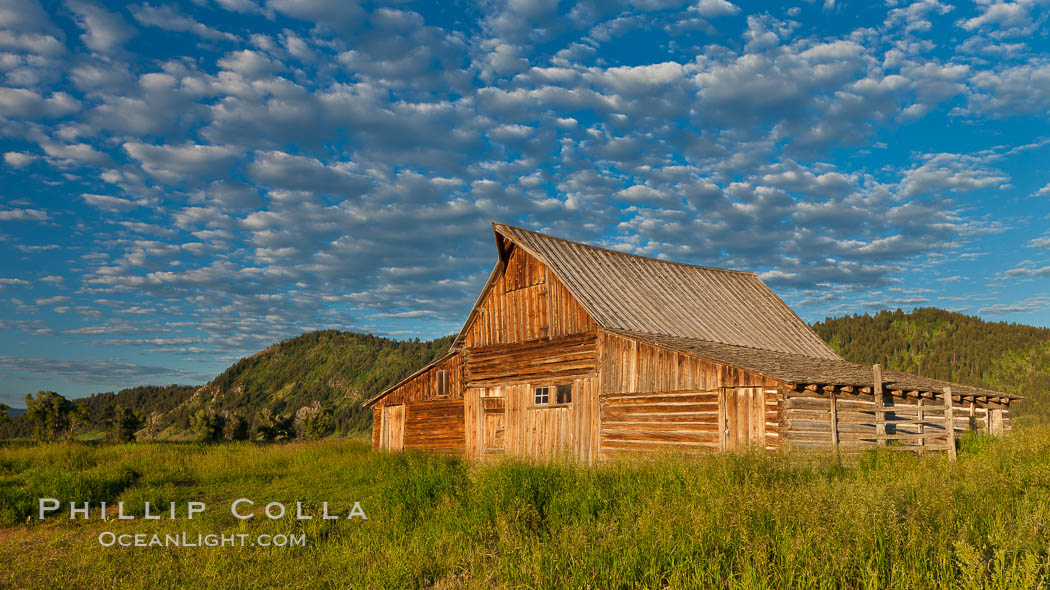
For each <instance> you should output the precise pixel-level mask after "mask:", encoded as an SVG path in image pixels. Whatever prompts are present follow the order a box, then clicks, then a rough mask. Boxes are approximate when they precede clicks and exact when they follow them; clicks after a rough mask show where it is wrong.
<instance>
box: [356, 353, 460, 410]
mask: <svg viewBox="0 0 1050 590" xmlns="http://www.w3.org/2000/svg"><path fill="white" fill-rule="evenodd" d="M438 371H448V393H449V395H448V397H437V396H436V393H437V380H438V377H437V374H438ZM463 381H464V375H463V357H462V355H461V354H455V355H452V356H450V357H449V358H447V359H445V360H443V361H441V362H440V363H438V364H436V365H434V366H432V367H430V368H429V369H427V370H426V371H424V372H423V373H420V374H419V375H416V376H415V377H413V378H412V379H410V380H409V381H406V382H405V383H403V384H401V386H400V387H398V388H397V389H395V390H394V391H391V392H390V393H388V394H387V395H385V396H384V397H383V398H382V399H380V400H379V401H378V402H376V404H375V406H374V407H377V408H381V407H383V406H392V405H398V404H405V403H410V402H421V401H429V400H439V401H444V400H455V399H459V400H461V399H463Z"/></svg>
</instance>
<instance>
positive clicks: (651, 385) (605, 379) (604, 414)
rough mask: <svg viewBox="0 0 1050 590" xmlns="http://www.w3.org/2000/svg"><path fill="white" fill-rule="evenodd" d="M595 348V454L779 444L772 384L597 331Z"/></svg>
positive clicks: (777, 404)
mask: <svg viewBox="0 0 1050 590" xmlns="http://www.w3.org/2000/svg"><path fill="white" fill-rule="evenodd" d="M598 350H599V363H598V375H599V384H600V385H599V390H600V392H601V393H600V396H601V427H600V431H601V440H600V449H601V451H600V453H601V456H602V457H612V456H615V455H617V454H621V453H623V452H633V451H659V450H666V449H672V448H682V449H690V448H694V449H710V450H733V449H741V450H742V449H745V448H748V447H750V446H754V445H758V446H761V447H764V448H768V449H775V448H777V447H778V446H779V438H780V432H779V430H780V429H779V422H780V398H779V397H778V395H777V393H778V389H777V387H778V386H779V385H780V384H779V383H778V382H777V381H774V380H772V379H769V378H767V377H765V376H763V375H759V374H757V373H752V372H749V371H745V370H742V369H738V368H736V367H732V366H729V365H726V364H722V363H717V362H715V361H710V360H706V359H703V358H699V357H697V356H694V355H690V354H687V353H684V352H679V351H675V350H670V349H667V348H664V347H663V346H660V345H657V344H652V343H649V342H643V341H639V340H635V339H633V338H629V337H625V336H621V335H618V334H611V333H608V332H604V331H603V332H600V333H599V338H598Z"/></svg>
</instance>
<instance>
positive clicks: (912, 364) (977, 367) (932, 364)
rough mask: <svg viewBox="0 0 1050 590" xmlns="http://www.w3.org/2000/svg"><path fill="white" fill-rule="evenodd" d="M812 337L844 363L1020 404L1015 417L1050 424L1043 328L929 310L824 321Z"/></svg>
mask: <svg viewBox="0 0 1050 590" xmlns="http://www.w3.org/2000/svg"><path fill="white" fill-rule="evenodd" d="M813 329H814V330H815V331H816V332H817V334H819V335H820V336H821V337H822V338H824V340H826V341H827V342H828V344H829V345H831V347H832V348H833V349H835V351H836V352H838V353H839V354H840V355H841V356H842V357H843V358H845V359H846V360H849V361H853V362H856V363H863V364H876V363H878V364H880V365H882V366H884V367H887V368H890V369H895V370H898V371H906V372H909V373H914V374H917V375H922V376H925V377H932V378H934V379H943V380H947V381H954V382H957V383H965V384H969V385H975V386H978V387H984V388H987V389H992V390H996V391H1004V392H1007V393H1011V394H1014V395H1021V396H1025V398H1026V399H1025V400H1024V401H1023V402H1022V403H1020V404H1018V405H1017V406H1016V410H1014V411H1015V412H1016V413H1017V414H1019V415H1026V416H1029V417H1031V418H1032V419H1040V420H1050V329H1048V328H1038V327H1034V326H1027V325H1023V324H1015V323H1007V322H986V321H984V320H982V319H980V318H977V317H973V316H968V315H963V314H961V313H954V312H949V311H945V310H943V309H937V308H932V307H928V308H919V309H915V310H914V311H912V312H910V313H905V312H903V311H901V310H899V309H898V310H896V311H882V312H879V313H876V314H873V315H848V316H843V317H838V318H828V319H826V320H824V321H822V322H817V323H816V324H814V325H813Z"/></svg>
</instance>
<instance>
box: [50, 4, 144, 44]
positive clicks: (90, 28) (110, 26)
mask: <svg viewBox="0 0 1050 590" xmlns="http://www.w3.org/2000/svg"><path fill="white" fill-rule="evenodd" d="M66 5H67V6H68V7H69V9H70V10H72V11H73V13H74V14H75V15H76V21H77V25H78V26H79V27H80V28H81V29H83V31H84V33H83V34H82V35H81V36H80V39H81V40H82V41H83V42H84V45H86V46H87V47H88V49H91V50H92V51H97V52H99V53H103V54H105V53H112V52H114V51H116V50H118V49H120V48H121V47H122V46H123V45H124V43H125V42H127V41H128V39H131V38H132V37H134V36H135V34H136V31H135V29H134V28H132V27H131V26H129V25H128V24H127V22H125V21H124V18H123V17H121V16H120V15H119V14H117V13H114V12H110V11H108V10H106V9H104V8H102V7H100V6H97V5H95V4H92V3H90V2H86V1H83V0H71V1H69V2H67V3H66Z"/></svg>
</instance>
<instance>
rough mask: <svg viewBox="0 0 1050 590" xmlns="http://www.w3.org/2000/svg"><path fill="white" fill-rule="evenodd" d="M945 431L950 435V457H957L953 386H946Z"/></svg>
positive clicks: (952, 458)
mask: <svg viewBox="0 0 1050 590" xmlns="http://www.w3.org/2000/svg"><path fill="white" fill-rule="evenodd" d="M944 431H945V433H946V434H947V436H948V459H950V460H952V461H954V460H955V459H956V456H957V455H956V452H955V410H953V409H952V388H951V387H945V388H944Z"/></svg>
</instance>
